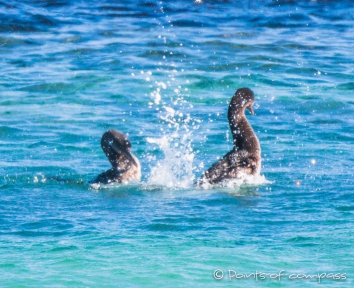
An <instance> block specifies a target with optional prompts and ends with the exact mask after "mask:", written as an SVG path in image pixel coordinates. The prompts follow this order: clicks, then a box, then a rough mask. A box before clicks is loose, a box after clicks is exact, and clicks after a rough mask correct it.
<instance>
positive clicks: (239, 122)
mask: <svg viewBox="0 0 354 288" xmlns="http://www.w3.org/2000/svg"><path fill="white" fill-rule="evenodd" d="M229 125H230V130H231V133H232V138H233V145H234V149H236V150H247V151H251V150H252V147H254V145H257V142H258V140H257V137H256V135H255V133H254V131H253V129H252V127H251V125H250V124H249V122H248V120H247V118H246V115H245V108H244V107H242V108H241V109H238V110H237V111H236V112H235V111H233V113H229Z"/></svg>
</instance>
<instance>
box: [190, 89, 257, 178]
mask: <svg viewBox="0 0 354 288" xmlns="http://www.w3.org/2000/svg"><path fill="white" fill-rule="evenodd" d="M253 103H254V94H253V91H252V90H251V89H249V88H240V89H238V90H237V91H236V93H235V95H234V96H233V97H232V99H231V102H230V105H229V110H228V114H227V118H228V120H229V125H230V129H231V133H232V138H233V149H232V150H231V151H230V152H228V153H227V154H226V155H225V156H224V157H222V159H220V160H219V161H217V162H216V163H214V164H213V165H212V166H211V167H210V168H209V169H208V170H207V171H205V172H204V174H203V175H202V176H201V177H200V178H199V179H198V182H197V184H198V185H203V184H216V183H220V182H222V181H224V180H230V179H234V178H238V177H239V176H240V175H241V174H248V175H259V173H260V170H261V146H260V144H259V141H258V138H257V136H256V134H255V133H254V131H253V129H252V127H251V125H250V124H249V123H248V121H247V118H246V116H245V109H246V108H247V109H248V110H249V111H250V112H251V114H252V115H254V111H253V108H252V105H253Z"/></svg>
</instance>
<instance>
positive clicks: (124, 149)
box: [91, 130, 141, 184]
mask: <svg viewBox="0 0 354 288" xmlns="http://www.w3.org/2000/svg"><path fill="white" fill-rule="evenodd" d="M131 146H132V145H131V143H130V141H129V139H128V137H127V136H125V135H124V134H123V133H120V132H119V131H117V130H109V131H107V132H106V133H104V134H103V136H102V138H101V147H102V150H103V152H104V153H105V154H106V156H107V158H108V160H109V162H110V163H111V165H112V168H111V169H109V170H107V171H106V172H103V173H101V174H100V175H98V176H97V178H96V179H95V180H93V181H92V182H91V183H102V184H108V183H113V182H116V183H121V182H124V183H126V182H130V181H132V180H137V181H140V178H141V166H140V163H139V160H138V158H136V157H135V156H134V155H133V154H132V153H131V151H130V149H131Z"/></svg>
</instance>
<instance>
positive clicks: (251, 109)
mask: <svg viewBox="0 0 354 288" xmlns="http://www.w3.org/2000/svg"><path fill="white" fill-rule="evenodd" d="M247 108H248V110H250V112H251V114H252V115H254V111H253V108H252V106H251V105H250V106H248V107H247Z"/></svg>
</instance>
